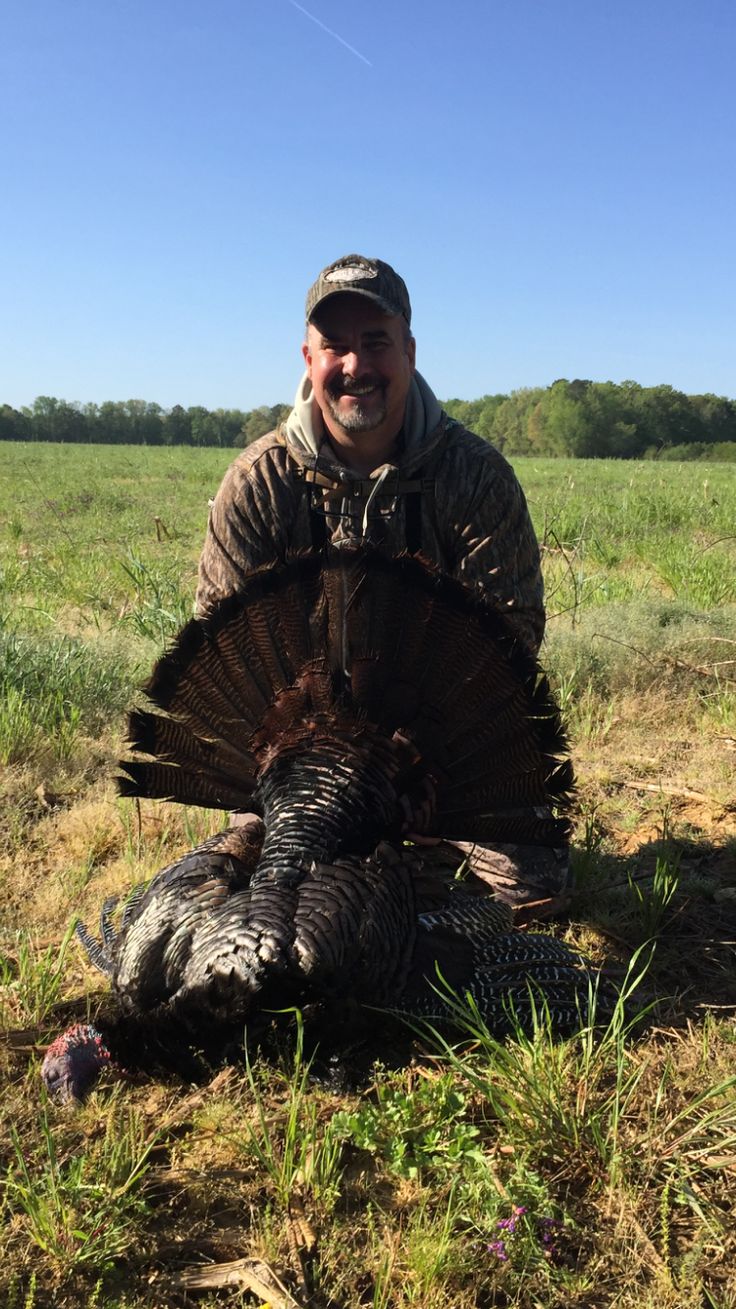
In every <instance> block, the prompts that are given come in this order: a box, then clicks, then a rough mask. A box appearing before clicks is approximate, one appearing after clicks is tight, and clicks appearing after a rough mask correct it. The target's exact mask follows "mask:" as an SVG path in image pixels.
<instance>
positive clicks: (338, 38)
mask: <svg viewBox="0 0 736 1309" xmlns="http://www.w3.org/2000/svg"><path fill="white" fill-rule="evenodd" d="M290 3H291V4H292V5H293V6H294V8H295V9H298V10H299V11H300V13H302V14H305V15H306V17H307V18H311V20H312V22H313V23H316V24H317V26H318V27H321V28H322V31H323V32H326V33H327V35H328V36H334V38H335V40H336V41H339V42H340V45H344V46H345V49H346V50H349V51H350V53H351V55H355V57H356V58H357V59H362V61H363V63H364V64H367V65H368V67H369V68H372V67H373V64H372V63H371V61H370V59H366V57H365V55H362V54H361V53H360V50H356V49H355V46H354V45H350V44H349V42H347V41H345V40H343V38H342V37H341V36H338V34H337V32H333V30H332V28H331V27H327V26H326V25H325V24H324V23H323V22H322V21H321V20H320V19H319V18H315V16H314V14H310V12H309V10H308V9H305V8H304V5H300V4H297V0H290Z"/></svg>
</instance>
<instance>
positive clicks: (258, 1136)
mask: <svg viewBox="0 0 736 1309" xmlns="http://www.w3.org/2000/svg"><path fill="white" fill-rule="evenodd" d="M293 1012H294V1017H295V1048H294V1060H293V1066H292V1068H291V1069H289V1070H288V1072H286V1073H284V1074H282V1075H281V1076H280V1078H279V1082H280V1085H281V1087H282V1090H283V1095H284V1106H283V1110H282V1113H281V1114H280V1115H279V1118H280V1119H281V1120H282V1121H281V1122H280V1123H279V1126H278V1128H277V1127H276V1125H275V1123H274V1122H273V1120H272V1118H271V1115H270V1114H269V1112H268V1109H267V1105H266V1101H265V1099H264V1096H263V1093H262V1091H261V1089H260V1087H259V1084H258V1079H257V1077H256V1073H255V1070H254V1067H253V1064H252V1062H251V1061H250V1059H247V1061H246V1073H247V1078H248V1085H249V1087H250V1091H251V1094H252V1097H253V1105H254V1108H255V1114H256V1121H255V1123H254V1124H253V1123H246V1124H245V1129H244V1135H243V1136H240V1137H239V1138H238V1139H239V1144H240V1148H241V1149H243V1150H244V1151H245V1153H246V1154H249V1155H252V1156H254V1157H255V1159H256V1161H257V1162H258V1164H259V1166H260V1167H261V1168H262V1169H263V1172H264V1173H265V1175H266V1176H267V1177H268V1178H269V1180H270V1183H271V1186H272V1188H273V1191H274V1194H275V1197H276V1200H277V1203H278V1204H279V1205H280V1206H281V1207H282V1208H283V1209H286V1208H287V1207H288V1203H289V1198H290V1197H291V1196H292V1195H293V1194H294V1193H295V1192H300V1193H301V1192H306V1193H307V1194H309V1195H310V1196H311V1198H312V1200H313V1201H314V1202H315V1203H316V1204H318V1205H319V1206H320V1208H321V1209H322V1210H324V1211H325V1212H329V1211H330V1210H331V1209H332V1207H333V1206H334V1203H335V1201H336V1199H337V1195H338V1192H339V1186H340V1177H341V1173H342V1168H341V1157H342V1145H341V1142H340V1139H339V1135H338V1133H337V1132H336V1131H335V1130H333V1127H332V1124H331V1123H328V1124H327V1125H323V1124H322V1123H321V1122H320V1119H319V1114H318V1111H317V1106H316V1103H315V1100H314V1097H313V1096H311V1095H310V1084H309V1083H310V1068H311V1060H307V1059H305V1057H304V1024H303V1020H302V1015H301V1014H300V1012H299V1011H298V1010H294V1011H293Z"/></svg>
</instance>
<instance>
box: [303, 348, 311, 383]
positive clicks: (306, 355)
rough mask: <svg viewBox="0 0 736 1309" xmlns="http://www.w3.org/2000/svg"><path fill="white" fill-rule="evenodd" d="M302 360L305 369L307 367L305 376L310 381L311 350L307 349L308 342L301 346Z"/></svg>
mask: <svg viewBox="0 0 736 1309" xmlns="http://www.w3.org/2000/svg"><path fill="white" fill-rule="evenodd" d="M302 358H303V359H304V363H305V364H306V367H307V376H308V377H309V378H310V379H311V376H312V352H311V350H310V349H309V342H308V341H305V342H304V344H303V346H302Z"/></svg>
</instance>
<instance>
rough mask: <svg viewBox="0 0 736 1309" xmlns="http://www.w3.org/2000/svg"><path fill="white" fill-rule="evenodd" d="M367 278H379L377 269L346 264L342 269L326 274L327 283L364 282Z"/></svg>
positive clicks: (335, 269) (334, 269)
mask: <svg viewBox="0 0 736 1309" xmlns="http://www.w3.org/2000/svg"><path fill="white" fill-rule="evenodd" d="M367 277H378V273H377V271H376V269H375V268H366V267H365V265H362V266H361V265H360V264H345V265H344V266H343V267H342V268H333V269H332V270H331V271H330V272H329V273H325V275H324V280H325V282H362V281H364V280H365V278H367Z"/></svg>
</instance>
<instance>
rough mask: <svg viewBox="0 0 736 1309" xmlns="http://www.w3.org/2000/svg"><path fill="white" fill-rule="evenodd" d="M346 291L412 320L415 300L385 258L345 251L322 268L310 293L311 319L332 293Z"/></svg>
mask: <svg viewBox="0 0 736 1309" xmlns="http://www.w3.org/2000/svg"><path fill="white" fill-rule="evenodd" d="M346 291H348V292H350V294H351V295H364V296H366V298H367V299H368V300H373V302H374V303H375V304H377V305H380V307H381V309H383V311H384V313H386V314H403V316H404V318H405V319H406V321H407V323H411V303H410V301H409V292H408V291H407V289H406V285H405V283H404V281H403V279H402V278H401V277H399V274H398V273H395V272H394V270H393V268H392V267H391V265H390V264H385V263H384V262H383V260H382V259H366V258H365V257H364V256H363V255H343V257H342V259H336V260H335V262H334V264H328V266H327V268H323V269H322V272H321V273H320V275H319V277H318V278H317V281H316V282H315V283H314V286H312V287H310V289H309V293H308V295H307V322H308V323H309V322H311V321H312V315H313V314H314V311H315V309H316V308H317V307H318V306H319V305H321V304H323V303H324V301H325V300H327V299H328V297H329V296H331V295H340V294H344V293H345V292H346Z"/></svg>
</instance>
